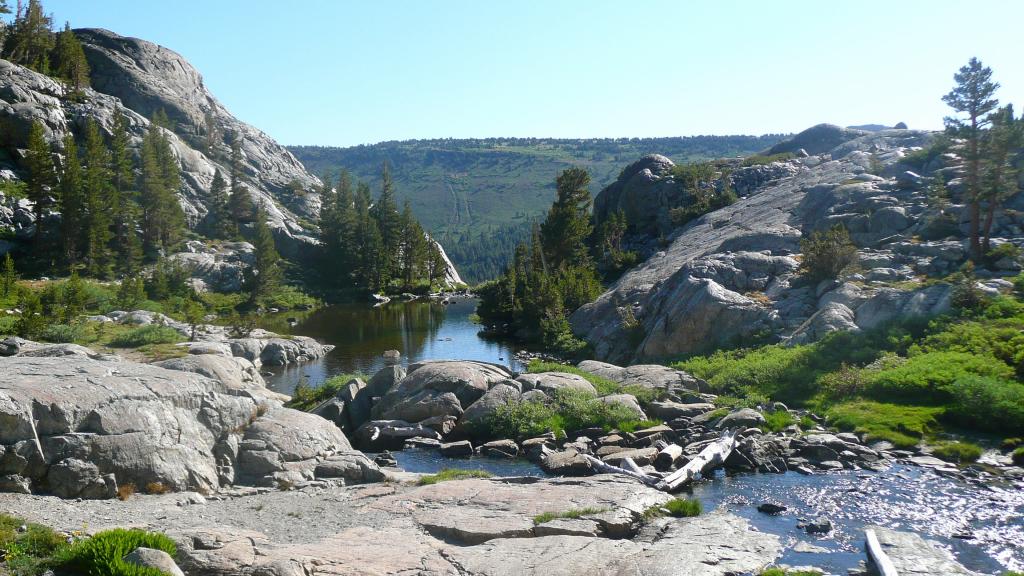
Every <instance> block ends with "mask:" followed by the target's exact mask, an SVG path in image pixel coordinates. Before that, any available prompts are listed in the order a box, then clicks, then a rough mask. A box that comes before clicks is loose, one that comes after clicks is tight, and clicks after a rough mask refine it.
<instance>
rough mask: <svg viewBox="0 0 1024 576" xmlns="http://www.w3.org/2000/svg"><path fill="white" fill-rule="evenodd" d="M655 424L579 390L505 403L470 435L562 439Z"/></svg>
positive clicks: (653, 421) (563, 391) (637, 428)
mask: <svg viewBox="0 0 1024 576" xmlns="http://www.w3.org/2000/svg"><path fill="white" fill-rule="evenodd" d="M658 424H661V422H659V421H656V420H641V419H640V418H638V417H637V415H636V413H635V412H633V411H632V410H630V409H629V408H627V407H626V406H623V405H622V404H617V403H604V402H601V401H600V400H598V399H597V398H595V397H594V395H593V394H590V393H588V392H585V391H582V390H570V389H561V390H557V391H556V392H555V393H554V395H553V397H552V398H551V399H550V400H549V401H547V402H541V401H530V402H509V403H507V404H505V405H503V406H500V407H499V408H498V410H497V411H495V413H494V414H493V415H492V416H491V417H490V418H488V419H487V420H486V421H484V422H482V423H481V424H480V426H479V427H478V429H477V430H474V432H475V433H476V434H477V435H479V436H482V437H489V438H531V437H535V436H540V435H541V434H545V433H547V432H554V433H556V434H558V435H563V434H565V432H566V431H572V430H582V429H584V428H603V429H605V430H606V431H610V430H613V429H618V430H639V429H642V428H647V427H650V426H656V425H658Z"/></svg>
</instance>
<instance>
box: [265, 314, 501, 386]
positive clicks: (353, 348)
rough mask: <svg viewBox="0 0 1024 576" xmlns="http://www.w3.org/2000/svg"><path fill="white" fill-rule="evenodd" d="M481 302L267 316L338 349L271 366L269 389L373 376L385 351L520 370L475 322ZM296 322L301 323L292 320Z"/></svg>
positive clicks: (279, 328) (276, 328)
mask: <svg viewBox="0 0 1024 576" xmlns="http://www.w3.org/2000/svg"><path fill="white" fill-rule="evenodd" d="M475 309H476V300H474V299H461V300H452V301H451V303H450V304H448V305H444V304H441V303H440V302H421V301H415V302H392V303H388V304H385V305H383V306H376V307H374V306H372V305H370V304H338V305H332V306H327V307H324V308H319V309H317V310H312V311H309V312H282V313H280V314H272V315H268V316H266V317H264V318H263V319H262V320H261V322H260V327H262V328H265V329H267V330H271V331H273V332H277V333H278V334H292V335H301V336H310V337H312V338H315V339H317V340H318V341H320V342H322V343H324V344H333V345H334V346H335V348H334V350H332V351H331V352H330V353H329V354H328V355H327V356H326V357H324V358H321V359H319V360H315V361H313V362H305V363H302V364H293V365H290V366H283V367H279V366H275V367H269V369H270V371H271V372H273V376H267V378H266V380H267V385H268V386H269V387H270V388H271V389H273V390H276V391H278V392H283V393H285V394H291V392H292V391H293V390H295V386H296V385H297V384H298V383H299V382H302V381H305V382H306V383H307V384H308V385H310V386H314V387H315V386H319V385H320V384H322V383H323V382H324V381H325V380H327V379H328V378H330V377H332V376H336V375H338V374H348V373H353V372H360V373H363V374H368V375H372V374H373V373H374V372H376V371H377V370H379V369H381V368H382V367H383V366H384V362H383V360H382V359H381V353H383V352H384V351H385V350H398V351H399V352H401V353H402V361H403V362H404V363H406V364H407V363H409V362H410V361H411V362H416V361H419V360H443V359H458V360H483V361H486V362H494V363H496V364H503V365H505V366H510V367H512V368H514V369H518V368H520V366H518V365H516V364H515V363H514V361H513V359H512V350H511V349H510V348H509V346H508V345H507V344H505V343H501V342H495V341H491V340H484V339H483V338H481V337H480V336H478V335H477V332H479V330H480V326H479V325H478V324H475V323H473V322H472V321H470V315H471V314H473V311H474V310H475ZM289 318H293V319H295V320H296V321H297V323H296V324H295V325H294V326H293V325H291V324H290V323H289V322H288V319H289Z"/></svg>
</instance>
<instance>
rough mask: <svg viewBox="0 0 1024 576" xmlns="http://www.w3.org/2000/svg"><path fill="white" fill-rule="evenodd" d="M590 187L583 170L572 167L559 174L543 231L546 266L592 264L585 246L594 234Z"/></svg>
mask: <svg viewBox="0 0 1024 576" xmlns="http://www.w3.org/2000/svg"><path fill="white" fill-rule="evenodd" d="M589 185H590V175H589V174H587V172H586V170H583V169H582V168H569V169H567V170H565V171H563V172H562V173H561V174H559V175H558V178H557V180H556V182H555V186H556V188H557V191H558V195H557V197H556V198H555V202H554V204H552V205H551V209H550V210H549V211H548V216H547V219H546V220H545V221H544V223H543V224H542V225H541V230H540V232H541V240H542V245H543V250H544V255H545V257H546V258H547V265H548V266H550V268H551V269H552V270H557V269H559V268H562V267H565V266H570V265H571V266H587V265H589V263H590V255H589V253H588V252H589V251H588V249H587V244H586V241H587V238H589V237H590V234H591V232H592V231H593V226H592V225H591V223H590V204H591V200H590V192H589V191H588V190H587V187H588V186H589Z"/></svg>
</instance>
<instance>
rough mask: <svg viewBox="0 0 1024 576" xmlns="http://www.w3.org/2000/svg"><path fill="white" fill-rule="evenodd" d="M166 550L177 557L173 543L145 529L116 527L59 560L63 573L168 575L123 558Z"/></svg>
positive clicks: (68, 551)
mask: <svg viewBox="0 0 1024 576" xmlns="http://www.w3.org/2000/svg"><path fill="white" fill-rule="evenodd" d="M140 546H142V547H145V548H153V549H156V550H163V551H164V552H166V553H168V554H170V555H171V557H174V556H175V555H176V554H177V553H178V550H177V548H176V547H175V545H174V541H173V540H171V539H170V538H168V537H167V536H164V535H163V534H157V533H153V532H146V531H144V530H125V529H122V528H117V529H114V530H106V531H103V532H99V533H97V534H96V535H94V536H93V537H91V538H88V539H85V540H82V541H80V542H77V543H75V544H74V545H72V546H70V547H69V548H67V549H65V550H64V552H63V553H62V554H60V555H59V557H58V558H57V559H56V562H55V563H56V564H57V566H59V567H60V568H61V569H62V570H66V571H71V572H77V573H81V574H89V575H91V576H101V575H102V576H166V574H164V573H163V572H161V571H160V570H157V569H155V568H147V567H142V566H138V565H135V564H130V563H128V562H125V560H124V557H125V556H127V555H128V554H129V553H131V551H132V550H135V549H136V548H138V547H140Z"/></svg>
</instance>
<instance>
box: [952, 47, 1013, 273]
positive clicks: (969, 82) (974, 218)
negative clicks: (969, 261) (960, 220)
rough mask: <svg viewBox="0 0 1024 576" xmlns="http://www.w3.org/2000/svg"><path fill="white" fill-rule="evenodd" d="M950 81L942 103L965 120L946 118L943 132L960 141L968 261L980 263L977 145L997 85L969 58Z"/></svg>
mask: <svg viewBox="0 0 1024 576" xmlns="http://www.w3.org/2000/svg"><path fill="white" fill-rule="evenodd" d="M953 79H954V80H955V81H956V86H955V87H954V88H953V90H952V91H950V92H949V94H946V95H945V96H943V97H942V100H943V101H944V102H945V103H946V104H948V105H949V106H950V107H951V108H953V110H956V111H957V112H959V113H961V114H964V115H966V117H965V118H956V117H947V118H946V119H945V123H946V132H947V133H948V134H950V135H951V136H953V137H956V138H959V139H960V141H961V142H962V145H960V146H958V148H959V152H960V156H961V157H962V158H963V160H964V172H965V178H964V184H965V186H966V203H967V205H968V208H969V210H970V232H969V234H970V247H971V258H973V259H974V260H975V261H980V260H981V257H982V250H981V240H980V228H981V200H982V196H983V189H982V186H983V183H982V150H981V142H982V134H983V132H984V130H985V128H986V127H987V126H988V125H989V124H990V123H991V120H990V119H989V117H988V114H989V113H990V112H992V111H993V110H995V109H996V107H997V106H998V105H999V100H997V99H996V98H995V93H996V90H998V89H999V84H997V83H995V82H992V70H991V69H990V68H987V67H985V66H983V65H982V63H981V61H979V60H978V59H977V58H971V60H970V62H968V63H967V65H966V66H963V67H962V68H960V70H959V71H958V72H957V73H956V74H955V75H954V76H953Z"/></svg>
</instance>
